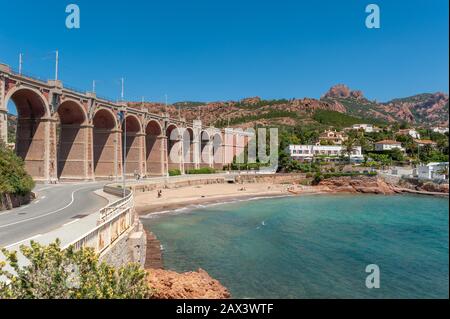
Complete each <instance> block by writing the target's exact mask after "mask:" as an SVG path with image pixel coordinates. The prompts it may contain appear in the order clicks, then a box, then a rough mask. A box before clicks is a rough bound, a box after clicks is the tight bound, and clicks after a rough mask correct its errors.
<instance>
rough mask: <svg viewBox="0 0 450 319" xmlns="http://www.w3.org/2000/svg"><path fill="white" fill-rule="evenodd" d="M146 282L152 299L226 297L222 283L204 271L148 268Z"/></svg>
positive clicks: (226, 293)
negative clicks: (181, 271) (180, 271)
mask: <svg viewBox="0 0 450 319" xmlns="http://www.w3.org/2000/svg"><path fill="white" fill-rule="evenodd" d="M147 272H148V283H149V286H150V288H151V289H152V292H153V294H152V298H154V299H228V298H230V297H231V295H230V293H229V292H228V290H227V289H226V288H225V287H224V286H222V284H221V283H220V282H219V281H218V280H216V279H213V278H211V276H209V275H208V273H207V272H206V271H204V270H203V269H199V270H198V271H190V272H185V273H181V274H180V273H177V272H175V271H171V270H163V269H148V270H147Z"/></svg>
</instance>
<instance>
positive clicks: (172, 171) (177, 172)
mask: <svg viewBox="0 0 450 319" xmlns="http://www.w3.org/2000/svg"><path fill="white" fill-rule="evenodd" d="M178 175H181V171H180V170H179V169H178V168H175V169H169V176H178Z"/></svg>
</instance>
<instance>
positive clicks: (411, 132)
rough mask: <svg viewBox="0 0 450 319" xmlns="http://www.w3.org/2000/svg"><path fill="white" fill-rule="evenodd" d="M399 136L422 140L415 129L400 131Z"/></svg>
mask: <svg viewBox="0 0 450 319" xmlns="http://www.w3.org/2000/svg"><path fill="white" fill-rule="evenodd" d="M397 134H398V135H409V136H411V137H412V138H416V139H420V133H419V132H417V131H416V130H415V129H409V128H408V129H404V130H399V131H398V132H397Z"/></svg>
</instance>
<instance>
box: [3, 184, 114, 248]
mask: <svg viewBox="0 0 450 319" xmlns="http://www.w3.org/2000/svg"><path fill="white" fill-rule="evenodd" d="M104 184H105V182H95V183H93V182H91V183H65V184H56V185H37V186H36V187H35V189H34V191H35V192H36V194H37V198H36V199H35V200H34V201H32V202H31V203H30V204H28V205H26V206H22V207H19V208H15V209H12V210H10V211H3V212H0V247H2V246H3V247H4V246H8V245H11V244H13V243H16V242H19V241H21V240H24V239H27V238H30V237H32V236H36V235H39V234H43V233H46V232H49V231H51V230H53V229H55V228H58V227H60V226H62V225H64V224H66V223H70V222H71V221H74V220H75V219H79V218H83V217H85V215H88V214H91V213H93V212H96V211H97V210H98V209H100V208H101V207H103V206H105V205H106V204H107V203H108V201H107V200H106V199H105V198H103V197H101V196H98V195H96V194H95V193H93V192H94V191H95V190H98V189H100V188H102V187H103V185H104Z"/></svg>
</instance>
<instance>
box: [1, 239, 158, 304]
mask: <svg viewBox="0 0 450 319" xmlns="http://www.w3.org/2000/svg"><path fill="white" fill-rule="evenodd" d="M20 251H21V252H22V254H23V255H24V256H25V257H26V258H27V259H28V261H29V264H28V265H27V266H24V267H19V264H18V260H17V252H15V251H14V252H10V251H7V250H6V249H2V253H3V254H4V255H5V257H6V262H7V264H8V265H9V266H10V267H11V268H12V269H13V271H14V272H10V271H6V270H4V269H3V268H4V266H5V265H6V263H5V262H2V263H0V276H5V277H6V279H7V281H8V282H5V281H1V282H0V299H142V298H148V297H149V296H150V294H151V291H150V290H149V288H148V284H147V280H146V276H147V273H146V272H145V270H143V269H141V268H140V266H139V265H138V264H128V265H126V266H123V267H121V268H119V269H116V268H114V267H112V266H109V265H107V264H106V263H100V262H99V260H98V256H97V255H96V254H95V253H94V251H93V250H92V249H90V248H83V249H81V250H78V251H75V250H74V249H73V248H72V247H69V248H68V249H65V250H62V249H61V248H60V242H59V241H58V240H56V241H55V242H54V243H51V244H50V245H48V246H41V245H40V244H38V243H36V242H31V246H30V247H27V246H21V247H20Z"/></svg>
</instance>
